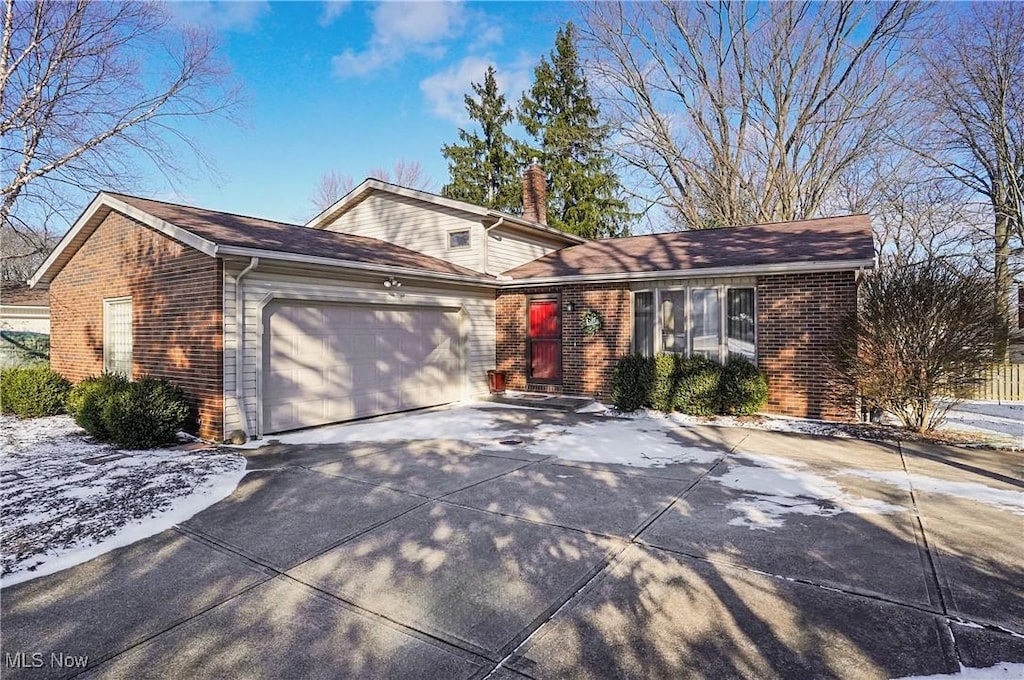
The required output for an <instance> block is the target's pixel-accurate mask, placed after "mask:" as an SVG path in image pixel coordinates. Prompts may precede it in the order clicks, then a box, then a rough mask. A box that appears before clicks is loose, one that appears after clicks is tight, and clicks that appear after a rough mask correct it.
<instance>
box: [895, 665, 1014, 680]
mask: <svg viewBox="0 0 1024 680" xmlns="http://www.w3.org/2000/svg"><path fill="white" fill-rule="evenodd" d="M1010 678H1013V679H1014V680H1019V679H1020V678H1024V663H998V664H996V665H995V666H990V667H989V668H968V667H967V666H964V665H962V664H961V666H960V670H959V671H958V672H956V673H946V674H939V675H914V676H907V677H904V678H900V680H1010Z"/></svg>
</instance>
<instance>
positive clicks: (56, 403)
mask: <svg viewBox="0 0 1024 680" xmlns="http://www.w3.org/2000/svg"><path fill="white" fill-rule="evenodd" d="M70 389H71V383H69V382H68V381H67V379H66V378H65V377H64V376H62V375H61V374H60V373H57V372H56V371H54V370H52V369H51V368H50V367H49V366H48V365H46V364H36V365H33V366H21V367H17V368H6V369H4V370H3V371H0V406H2V409H3V412H4V413H13V414H14V415H16V416H18V417H19V418H40V417H42V416H55V415H59V414H61V413H64V400H65V398H66V397H67V394H68V391H69V390H70Z"/></svg>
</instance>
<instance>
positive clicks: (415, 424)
mask: <svg viewBox="0 0 1024 680" xmlns="http://www.w3.org/2000/svg"><path fill="white" fill-rule="evenodd" d="M522 408H524V407H520V406H506V405H504V404H492V403H489V402H480V403H473V404H467V405H458V406H453V407H451V408H448V409H445V410H443V411H425V412H423V413H414V414H410V415H402V416H399V418H398V419H394V418H385V419H382V420H368V421H363V422H354V423H339V424H338V425H325V426H323V427H314V428H310V429H308V430H299V431H297V432H290V433H286V434H273V435H268V436H267V437H266V438H264V439H254V440H252V441H250V442H248V443H246V444H243V445H242V446H241V447H233V448H244V449H255V448H259V447H261V446H265V445H267V444H269V443H271V442H273V441H275V440H276V441H279V442H281V443H282V444H344V443H349V442H387V441H401V440H404V439H411V440H415V439H457V440H459V441H465V442H478V443H480V442H484V443H495V442H496V441H497V440H500V439H507V438H509V437H514V436H515V432H514V431H513V430H511V429H509V428H508V427H507V425H506V424H503V423H500V422H499V421H498V418H497V416H498V414H499V413H501V412H503V411H505V410H506V409H515V410H521V409H522ZM530 410H535V409H530Z"/></svg>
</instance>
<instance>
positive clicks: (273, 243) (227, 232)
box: [108, 192, 483, 277]
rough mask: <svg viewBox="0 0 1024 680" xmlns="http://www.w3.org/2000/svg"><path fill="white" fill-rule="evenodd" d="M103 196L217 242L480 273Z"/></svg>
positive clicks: (227, 216)
mask: <svg viewBox="0 0 1024 680" xmlns="http://www.w3.org/2000/svg"><path fill="white" fill-rule="evenodd" d="M108 195H109V196H112V197H114V198H116V199H118V200H120V201H123V202H125V203H127V204H128V205H131V206H133V207H135V208H138V209H139V210H142V211H143V212H146V213H148V214H150V215H152V216H153V217H156V218H157V219H160V220H163V221H164V222H168V223H170V224H173V225H174V226H176V227H178V228H179V229H184V230H185V231H188V232H191V233H193V234H195V235H196V236H198V237H200V238H202V239H205V240H207V241H210V242H212V243H215V244H217V245H219V246H234V247H238V248H253V249H258V250H270V251H275V252H281V253H292V254H296V255H310V256H316V257H326V258H334V259H338V260H345V261H347V262H361V263H364V264H379V265H384V266H389V267H406V268H409V269H421V270H424V271H429V272H435V273H441V274H456V275H461V276H474V277H482V276H483V275H482V274H480V272H475V271H473V270H472V269H467V268H466V267H460V266H459V265H457V264H452V263H451V262H446V261H445V260H441V259H439V258H436V257H431V256H429V255H424V254H423V253H418V252H416V251H414V250H409V249H408V248H403V247H401V246H398V245H395V244H393V243H389V242H387V241H381V240H379V239H375V238H369V237H366V236H356V235H354V234H341V233H337V232H333V231H325V230H323V229H311V228H309V227H303V226H300V225H297V224H288V223H286V222H275V221H272V220H264V219H260V218H258V217H246V216H244V215H235V214H233V213H225V212H219V211H216V210H207V209H205V208H196V207H192V206H187V205H178V204H176V203H164V202H161V201H154V200H150V199H146V198H139V197H137V196H128V195H125V194H115V193H109V192H108Z"/></svg>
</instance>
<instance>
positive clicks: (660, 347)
mask: <svg viewBox="0 0 1024 680" xmlns="http://www.w3.org/2000/svg"><path fill="white" fill-rule="evenodd" d="M696 289H700V290H708V289H714V290H717V291H718V313H719V321H718V323H719V331H720V332H719V343H718V357H719V359H718V361H719V362H720V363H722V364H724V363H725V362H726V361H728V360H729V325H728V321H729V290H731V289H737V290H739V289H749V290H753V291H754V361H753V363H754V365H755V366H757V365H758V362H759V358H760V353H759V352H758V349H759V345H758V333H759V332H760V328H759V326H760V324H759V323H758V320H757V319H758V307H759V306H760V301H759V297H760V296H759V295H758V294H757V286H756V285H754V284H736V285H729V284H719V285H716V286H700V285H693V286H687V285H683V286H666V287H660V286H655V287H650V288H638V289H636V290H631V291H630V293H631V295H630V307H629V310H630V340H629V344H630V349H631V350H632V351H633V352H634V353H635V352H636V351H637V347H636V300H635V296H636V294H637V293H651V297H652V300H653V304H654V330H653V332H654V354H655V355H658V354H661V353H663V352H664V351H665V346H664V341H663V338H662V329H663V324H662V323H661V293H662V291H666V292H680V291H681V292H682V293H683V304H684V309H685V318H686V322H685V323H686V356H688V357H689V356H693V309H692V304H693V303H692V301H691V299H690V297H691V294H690V291H692V290H696Z"/></svg>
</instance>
